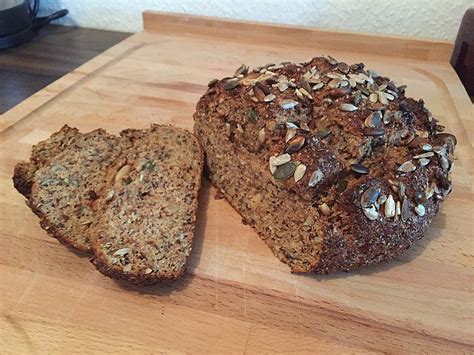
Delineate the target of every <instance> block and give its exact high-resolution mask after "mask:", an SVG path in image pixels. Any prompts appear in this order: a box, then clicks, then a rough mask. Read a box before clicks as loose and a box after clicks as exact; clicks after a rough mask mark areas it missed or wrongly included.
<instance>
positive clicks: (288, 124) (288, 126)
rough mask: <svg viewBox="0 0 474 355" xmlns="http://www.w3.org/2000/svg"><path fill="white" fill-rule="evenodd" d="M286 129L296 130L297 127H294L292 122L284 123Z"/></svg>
mask: <svg viewBox="0 0 474 355" xmlns="http://www.w3.org/2000/svg"><path fill="white" fill-rule="evenodd" d="M285 124H286V128H288V129H298V126H297V125H295V124H294V123H293V122H285Z"/></svg>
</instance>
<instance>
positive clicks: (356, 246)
mask: <svg viewBox="0 0 474 355" xmlns="http://www.w3.org/2000/svg"><path fill="white" fill-rule="evenodd" d="M195 134H196V136H197V137H198V140H199V141H200V142H201V144H202V145H203V147H204V150H205V152H206V164H207V166H206V168H207V172H208V174H209V177H210V179H211V181H212V183H213V185H214V186H215V187H216V188H218V189H219V190H221V192H222V193H223V196H224V197H225V198H226V200H227V201H229V203H230V204H231V205H232V206H233V207H234V208H235V209H236V210H237V211H238V212H239V213H240V214H241V216H242V217H243V218H244V219H245V220H246V222H247V223H248V224H249V225H251V226H252V227H254V228H255V229H256V231H257V232H258V234H259V235H260V237H261V238H262V239H263V240H264V241H265V243H266V244H267V245H268V246H269V247H270V249H271V250H272V252H273V253H274V254H275V255H276V256H277V257H278V258H279V259H280V260H281V261H282V262H285V263H287V264H288V265H289V266H290V268H291V270H292V271H293V272H309V271H314V272H317V273H329V272H334V271H342V270H344V271H349V270H352V269H355V268H358V267H360V266H363V265H369V264H375V263H378V262H381V261H384V260H389V259H392V258H394V257H396V256H397V255H399V254H401V253H403V252H404V251H405V250H406V249H407V248H409V247H410V246H411V245H412V244H413V242H414V241H415V240H417V239H420V238H421V237H422V235H423V233H424V231H425V229H426V227H427V225H428V224H429V223H430V222H431V220H432V218H433V217H434V216H435V215H436V212H437V210H438V205H435V206H434V208H433V209H432V210H431V211H430V212H429V213H428V215H427V216H426V218H427V221H428V223H423V224H417V223H416V221H412V222H409V223H410V227H409V228H393V226H391V227H387V228H391V233H387V234H385V233H384V231H381V230H370V228H363V227H361V223H364V222H365V217H362V218H361V219H360V220H354V216H353V215H352V216H351V214H350V213H349V211H348V208H350V207H348V206H347V205H349V204H348V203H346V202H345V201H338V202H336V205H335V206H334V207H333V209H334V210H333V213H332V214H331V216H330V217H327V216H324V215H323V214H322V213H320V211H319V210H318V209H317V208H316V207H314V206H318V205H319V204H320V203H321V202H323V201H324V199H325V198H331V196H320V197H319V199H316V201H314V203H313V204H312V203H310V202H309V201H306V200H303V199H301V197H299V196H298V195H297V194H296V193H294V192H292V191H290V190H288V189H285V188H282V187H280V186H278V184H275V183H274V182H273V181H270V180H269V179H268V173H266V171H267V170H268V167H267V166H261V164H260V162H258V161H256V160H255V159H252V157H251V155H250V154H249V153H248V152H246V151H244V150H239V151H237V150H236V149H237V148H236V147H235V145H234V144H232V142H231V141H230V140H229V139H228V136H227V134H226V130H225V126H224V123H223V122H222V124H221V126H219V127H216V123H212V124H209V119H208V118H207V116H206V115H205V114H204V113H203V112H201V111H198V112H197V113H196V115H195ZM351 188H352V189H354V190H355V189H356V186H353V187H351V186H349V187H348V189H351ZM308 221H309V222H308ZM392 223H400V222H392Z"/></svg>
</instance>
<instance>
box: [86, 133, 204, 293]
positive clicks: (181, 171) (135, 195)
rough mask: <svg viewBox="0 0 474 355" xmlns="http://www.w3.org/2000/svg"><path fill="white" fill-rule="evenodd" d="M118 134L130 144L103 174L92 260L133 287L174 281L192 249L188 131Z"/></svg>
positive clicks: (194, 174)
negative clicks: (122, 154)
mask: <svg viewBox="0 0 474 355" xmlns="http://www.w3.org/2000/svg"><path fill="white" fill-rule="evenodd" d="M121 135H122V136H123V137H124V138H126V139H129V140H130V142H131V143H132V147H131V148H130V149H129V150H128V151H127V152H126V153H125V154H124V156H123V159H121V160H120V161H119V162H117V164H116V165H115V166H114V167H113V168H112V169H110V171H109V172H108V182H107V184H106V186H104V188H103V190H102V193H101V198H100V199H99V200H98V201H97V205H98V209H99V210H100V212H99V211H98V212H99V213H98V215H99V216H100V217H99V220H98V223H97V224H96V227H95V230H94V231H93V235H92V243H91V244H92V251H93V253H94V257H93V259H92V262H93V263H94V265H95V266H96V267H97V269H98V270H99V271H101V272H102V273H103V274H105V275H107V276H110V277H113V278H118V279H123V280H127V281H130V282H133V283H136V284H141V285H146V284H154V283H156V282H158V281H160V280H163V279H175V278H177V277H178V276H180V275H181V274H182V273H183V272H184V270H185V266H186V262H187V259H188V257H189V254H190V252H191V248H192V241H193V237H194V226H195V221H196V212H197V206H198V192H199V187H200V183H201V172H202V166H203V152H202V149H201V147H200V145H199V143H198V142H197V140H196V138H195V137H194V136H193V135H192V134H191V133H190V132H188V131H185V130H182V129H179V128H175V127H170V126H157V125H154V126H152V128H151V129H147V130H126V131H123V132H122V133H121Z"/></svg>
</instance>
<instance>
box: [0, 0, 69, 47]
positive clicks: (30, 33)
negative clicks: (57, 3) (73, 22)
mask: <svg viewBox="0 0 474 355" xmlns="http://www.w3.org/2000/svg"><path fill="white" fill-rule="evenodd" d="M39 1H40V0H31V1H30V0H0V49H4V48H9V47H15V46H19V45H20V44H23V43H25V42H28V41H29V40H31V39H32V38H33V37H34V36H35V34H36V33H37V32H38V31H39V30H40V29H41V28H42V27H44V26H45V25H47V24H48V23H50V22H51V21H53V20H55V19H58V18H60V17H63V16H66V15H67V14H68V10H60V11H57V12H55V13H53V14H51V15H49V16H45V17H36V15H37V14H38V9H39Z"/></svg>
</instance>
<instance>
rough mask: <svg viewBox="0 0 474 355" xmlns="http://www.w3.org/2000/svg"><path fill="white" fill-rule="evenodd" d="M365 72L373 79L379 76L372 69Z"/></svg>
mask: <svg viewBox="0 0 474 355" xmlns="http://www.w3.org/2000/svg"><path fill="white" fill-rule="evenodd" d="M367 74H368V75H369V77H371V78H374V79H375V78H379V77H380V74H379V73H377V72H376V71H375V70H372V69H369V70H367Z"/></svg>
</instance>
